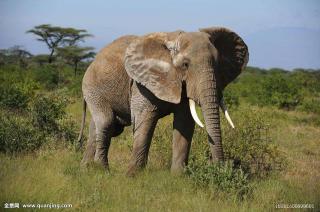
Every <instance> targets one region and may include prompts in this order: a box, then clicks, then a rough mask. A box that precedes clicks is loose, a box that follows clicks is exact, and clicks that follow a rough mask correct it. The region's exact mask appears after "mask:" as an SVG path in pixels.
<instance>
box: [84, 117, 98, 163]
mask: <svg viewBox="0 0 320 212" xmlns="http://www.w3.org/2000/svg"><path fill="white" fill-rule="evenodd" d="M95 153H96V126H95V124H94V121H93V119H91V122H90V127H89V138H88V141H87V145H86V150H85V152H84V155H83V159H82V160H81V166H82V167H85V166H87V165H88V164H89V163H90V162H93V159H94V155H95Z"/></svg>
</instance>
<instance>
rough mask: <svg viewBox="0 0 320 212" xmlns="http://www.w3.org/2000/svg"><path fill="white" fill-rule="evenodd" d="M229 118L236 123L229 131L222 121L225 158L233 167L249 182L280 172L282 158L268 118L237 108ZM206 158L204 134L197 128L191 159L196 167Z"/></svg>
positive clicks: (208, 152)
mask: <svg viewBox="0 0 320 212" xmlns="http://www.w3.org/2000/svg"><path fill="white" fill-rule="evenodd" d="M232 116H233V118H234V121H235V123H236V126H235V129H230V127H229V126H227V123H226V121H225V120H224V119H223V118H221V122H222V142H223V148H224V154H225V158H226V159H227V160H231V161H233V163H234V167H235V168H241V169H242V170H243V171H244V173H245V174H247V175H248V177H249V178H264V177H266V176H268V175H269V174H270V173H272V172H273V171H276V170H279V169H281V168H282V167H283V165H284V163H283V161H284V157H283V156H282V155H281V152H280V151H279V150H278V148H277V145H276V144H275V143H274V142H273V141H272V139H271V136H270V134H269V130H270V127H271V126H270V124H269V123H268V116H269V115H268V114H264V113H262V112H261V111H256V110H251V109H250V110H249V109H244V108H239V110H237V111H233V112H232ZM221 117H223V116H221ZM209 156H210V151H209V146H208V143H207V133H206V131H205V130H203V129H199V128H196V130H195V135H194V137H193V142H192V147H191V157H192V158H193V160H194V162H195V163H199V164H205V163H207V161H208V160H209Z"/></svg>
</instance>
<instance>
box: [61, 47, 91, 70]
mask: <svg viewBox="0 0 320 212" xmlns="http://www.w3.org/2000/svg"><path fill="white" fill-rule="evenodd" d="M57 50H58V56H60V57H61V58H62V59H63V60H64V61H65V62H66V63H67V64H69V65H72V66H73V70H74V75H75V76H76V75H77V70H78V65H79V63H80V62H81V61H83V60H86V59H89V58H93V57H94V56H95V52H93V51H91V50H93V48H92V47H79V46H66V47H62V48H58V49H57Z"/></svg>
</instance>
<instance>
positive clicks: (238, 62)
mask: <svg viewBox="0 0 320 212" xmlns="http://www.w3.org/2000/svg"><path fill="white" fill-rule="evenodd" d="M248 57H249V54H248V48H247V46H246V44H245V43H244V41H243V40H242V39H241V38H240V37H239V36H238V35H237V34H236V33H234V32H232V31H230V30H228V29H226V28H216V27H212V28H206V29H200V32H183V31H177V32H171V33H153V34H148V35H146V36H143V37H140V38H138V39H137V40H135V41H134V42H133V43H131V44H130V45H129V47H128V48H127V51H126V56H125V69H126V71H127V73H128V75H129V76H130V77H131V78H132V79H134V80H135V81H136V82H138V83H140V84H142V85H144V86H145V87H146V88H147V89H149V90H150V91H151V92H152V93H153V94H154V95H155V96H156V97H157V98H159V99H161V100H164V101H167V102H171V103H175V104H177V103H179V102H180V100H181V95H182V89H183V85H184V84H185V88H186V95H187V98H189V104H190V109H191V113H192V116H193V117H194V119H195V121H196V123H198V124H199V125H200V126H201V125H202V123H201V122H200V120H199V118H198V117H197V114H196V112H195V102H196V103H197V104H199V105H200V106H201V109H202V113H203V116H204V120H205V125H206V130H207V133H208V138H209V142H211V143H212V144H214V145H213V146H214V150H213V154H214V159H216V160H219V161H221V160H223V148H222V143H221V130H220V117H219V105H220V106H221V107H222V109H224V110H225V114H226V115H227V119H228V121H229V119H230V117H229V116H228V114H227V112H226V108H225V107H224V104H223V98H222V91H223V89H224V88H225V87H226V86H227V85H228V84H229V83H230V82H231V81H232V80H234V79H235V78H236V77H237V76H238V75H239V74H240V73H241V71H242V70H243V69H244V67H245V66H246V64H247V62H248ZM230 121H231V120H230ZM231 125H233V124H232V122H231ZM202 126H203V125H202Z"/></svg>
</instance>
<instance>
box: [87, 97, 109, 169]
mask: <svg viewBox="0 0 320 212" xmlns="http://www.w3.org/2000/svg"><path fill="white" fill-rule="evenodd" d="M88 107H89V110H90V112H91V115H92V119H93V121H94V126H95V131H94V132H95V145H91V146H90V148H91V149H90V150H88V151H89V152H88V156H89V157H92V155H93V152H94V157H93V161H94V162H95V163H97V164H99V165H102V166H103V167H104V168H106V169H107V170H108V169H109V163H108V151H109V146H110V142H111V138H112V135H113V133H114V125H115V123H114V122H115V119H114V113H113V111H112V109H111V107H109V106H108V105H104V107H103V108H102V107H99V105H97V104H90V102H89V103H88ZM92 143H94V142H92ZM93 146H95V148H93ZM93 149H95V151H93ZM85 157H86V155H85ZM90 159H91V158H90Z"/></svg>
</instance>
